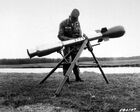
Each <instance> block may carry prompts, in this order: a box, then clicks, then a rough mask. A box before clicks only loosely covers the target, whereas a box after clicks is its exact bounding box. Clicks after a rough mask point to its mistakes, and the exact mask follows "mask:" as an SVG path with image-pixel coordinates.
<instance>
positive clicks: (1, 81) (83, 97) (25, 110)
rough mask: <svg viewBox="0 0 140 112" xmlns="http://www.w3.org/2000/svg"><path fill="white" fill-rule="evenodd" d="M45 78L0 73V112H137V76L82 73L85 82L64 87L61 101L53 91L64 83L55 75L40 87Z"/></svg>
mask: <svg viewBox="0 0 140 112" xmlns="http://www.w3.org/2000/svg"><path fill="white" fill-rule="evenodd" d="M45 76H46V74H36V73H28V74H26V73H0V111H2V112H44V111H49V112H51V111H54V112H62V111H63V112H65V111H67V112H68V111H69V112H75V111H81V112H85V111H86V112H90V111H91V112H93V111H94V112H109V110H110V111H111V110H114V111H115V112H118V111H119V110H120V109H124V108H125V109H136V110H140V74H107V75H106V76H107V78H108V80H109V82H110V84H106V83H105V81H104V79H103V77H102V76H101V74H97V73H94V72H84V73H82V74H81V77H82V79H83V80H84V82H78V83H76V82H74V76H73V74H72V75H71V77H70V79H71V81H72V82H71V84H70V85H68V84H65V86H64V88H63V90H62V92H61V95H60V97H54V93H55V90H56V89H57V87H58V85H59V84H60V82H61V81H62V79H63V75H62V73H61V72H58V73H54V74H53V75H52V76H51V77H49V79H48V80H47V81H46V82H44V84H42V85H38V83H39V82H40V81H41V80H42V79H43V78H44V77H45Z"/></svg>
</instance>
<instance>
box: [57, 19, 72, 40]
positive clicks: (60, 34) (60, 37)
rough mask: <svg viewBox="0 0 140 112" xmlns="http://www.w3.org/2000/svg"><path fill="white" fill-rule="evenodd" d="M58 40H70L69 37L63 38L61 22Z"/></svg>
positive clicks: (62, 24)
mask: <svg viewBox="0 0 140 112" xmlns="http://www.w3.org/2000/svg"><path fill="white" fill-rule="evenodd" d="M58 38H59V39H60V40H61V41H65V40H70V38H69V37H66V36H64V22H62V23H61V24H60V25H59V32H58Z"/></svg>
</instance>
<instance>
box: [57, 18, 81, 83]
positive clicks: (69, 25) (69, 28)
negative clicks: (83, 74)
mask: <svg viewBox="0 0 140 112" xmlns="http://www.w3.org/2000/svg"><path fill="white" fill-rule="evenodd" d="M81 36H82V32H81V28H80V23H79V21H78V20H76V21H74V22H73V21H71V18H68V19H66V20H64V21H62V22H61V23H60V26H59V33H58V38H59V39H60V40H61V41H66V40H70V39H75V38H78V37H81ZM73 48H74V51H73V52H72V53H71V55H70V57H68V58H67V61H68V62H71V61H72V60H73V59H74V58H75V56H76V54H77V52H78V50H79V46H78V45H74V46H70V47H65V48H64V50H63V53H64V55H66V54H68V53H69V52H70V50H72V49H73ZM68 67H69V64H64V65H63V73H64V75H65V74H66V72H67V70H68ZM73 72H74V74H75V78H76V81H82V80H81V78H80V77H79V67H78V65H77V64H75V66H74V68H73Z"/></svg>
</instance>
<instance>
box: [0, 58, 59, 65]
mask: <svg viewBox="0 0 140 112" xmlns="http://www.w3.org/2000/svg"><path fill="white" fill-rule="evenodd" d="M59 61H60V59H48V58H33V59H27V58H25V59H1V60H0V65H17V64H35V63H56V62H59Z"/></svg>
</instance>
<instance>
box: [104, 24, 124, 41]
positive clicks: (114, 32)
mask: <svg viewBox="0 0 140 112" xmlns="http://www.w3.org/2000/svg"><path fill="white" fill-rule="evenodd" d="M124 34H125V30H124V27H123V26H115V27H113V28H110V29H108V30H107V31H106V32H105V33H103V36H104V37H109V38H117V37H121V36H123V35H124Z"/></svg>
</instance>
